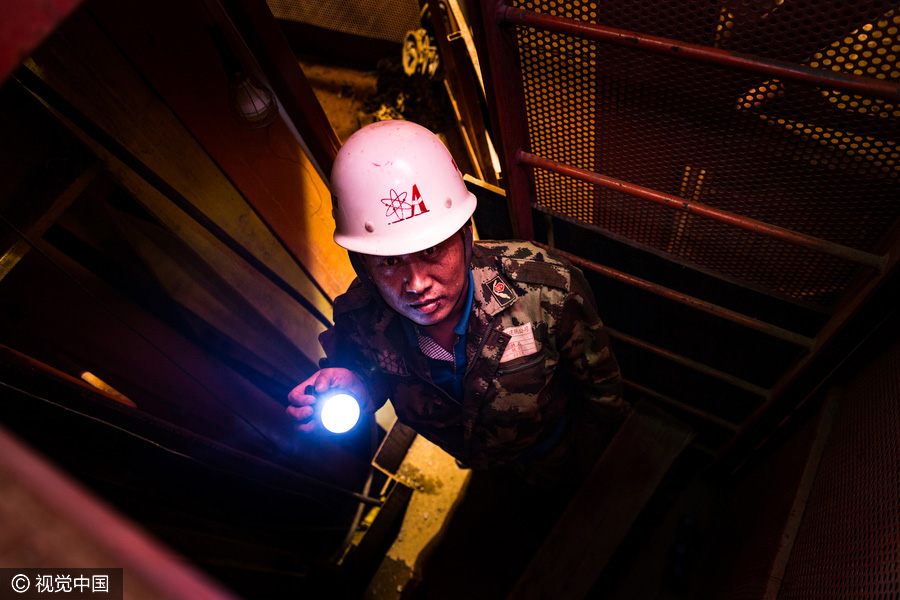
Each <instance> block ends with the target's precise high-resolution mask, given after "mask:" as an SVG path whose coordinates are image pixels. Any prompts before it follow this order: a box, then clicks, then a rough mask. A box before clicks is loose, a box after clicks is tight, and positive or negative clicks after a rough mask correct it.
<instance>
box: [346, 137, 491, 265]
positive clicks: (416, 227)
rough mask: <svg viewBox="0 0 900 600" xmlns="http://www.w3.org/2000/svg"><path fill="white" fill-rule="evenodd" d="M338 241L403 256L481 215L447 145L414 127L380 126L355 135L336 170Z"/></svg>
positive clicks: (362, 249)
mask: <svg viewBox="0 0 900 600" xmlns="http://www.w3.org/2000/svg"><path fill="white" fill-rule="evenodd" d="M331 191H332V201H333V203H334V205H333V209H332V215H333V216H334V220H335V231H334V241H335V242H336V243H337V244H338V245H339V246H342V247H344V248H346V249H347V250H350V251H351V252H359V253H361V254H374V255H379V256H396V255H399V254H409V253H412V252H419V251H420V250H424V249H426V248H430V247H431V246H435V245H437V244H440V243H441V242H443V241H444V240H446V239H447V238H449V237H450V236H452V235H453V234H454V233H456V232H457V231H459V229H460V228H461V227H462V226H463V225H465V224H466V223H467V222H468V221H469V218H471V216H472V213H473V212H475V205H476V200H475V196H474V195H473V194H472V193H471V192H469V190H468V189H466V184H465V183H464V182H463V179H462V175H461V174H460V172H459V169H458V168H457V166H456V163H455V162H454V161H453V157H452V156H450V152H449V151H448V150H447V148H446V147H445V146H444V144H443V143H442V142H441V140H440V139H439V138H438V137H437V136H436V135H434V134H433V133H432V132H431V131H429V130H428V129H426V128H424V127H422V126H421V125H416V124H415V123H411V122H409V121H399V120H398V121H378V122H376V123H372V124H371V125H367V126H365V127H363V128H362V129H360V130H359V131H357V132H356V133H354V134H353V135H351V136H350V137H349V138H348V139H347V141H346V142H345V143H344V145H343V146H342V147H341V149H340V151H339V152H338V155H337V158H336V159H335V161H334V168H333V169H332V170H331Z"/></svg>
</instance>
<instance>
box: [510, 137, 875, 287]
mask: <svg viewBox="0 0 900 600" xmlns="http://www.w3.org/2000/svg"><path fill="white" fill-rule="evenodd" d="M516 159H517V160H518V162H520V163H524V164H527V165H531V166H532V167H537V168H539V169H544V170H547V171H553V172H554V173H559V174H560V175H565V176H567V177H574V178H575V179H580V180H581V181H586V182H588V183H593V184H595V185H599V186H601V187H605V188H607V189H611V190H616V191H619V192H623V193H625V194H628V195H630V196H636V197H638V198H642V199H644V200H650V201H651V202H655V203H657V204H661V205H663V206H666V207H668V208H671V209H675V210H680V211H682V212H686V213H689V214H693V215H699V216H701V217H706V218H709V219H712V220H714V221H718V222H720V223H725V224H727V225H732V226H734V227H738V228H740V229H744V230H747V231H752V232H754V233H758V234H761V235H765V236H768V237H771V238H775V239H778V240H781V241H783V242H787V243H790V244H795V245H797V246H802V247H804V248H808V249H810V250H815V251H817V252H822V253H823V254H829V255H831V256H837V257H838V258H842V259H844V260H848V261H850V262H854V263H858V264H861V265H865V266H867V267H872V268H873V269H878V270H879V271H880V270H882V269H883V268H884V266H885V264H887V260H888V257H887V256H878V255H876V254H870V253H868V252H863V251H862V250H857V249H855V248H848V247H847V246H842V245H841V244H836V243H834V242H829V241H827V240H823V239H820V238H817V237H813V236H811V235H806V234H805V233H799V232H797V231H792V230H790V229H785V228H784V227H779V226H777V225H770V224H769V223H763V222H762V221H757V220H756V219H750V218H747V217H742V216H740V215H736V214H734V213H731V212H728V211H725V210H721V209H718V208H713V207H712V206H708V205H706V204H701V203H699V202H691V201H689V200H685V199H684V198H679V197H678V196H672V195H670V194H665V193H663V192H658V191H656V190H652V189H650V188H645V187H642V186H639V185H635V184H633V183H628V182H625V181H621V180H619V179H613V178H612V177H607V176H606V175H600V174H599V173H594V172H593V171H587V170H585V169H580V168H578V167H572V166H569V165H566V164H563V163H560V162H557V161H555V160H550V159H548V158H543V157H541V156H536V155H534V154H531V153H530V152H525V151H524V150H519V152H518V153H517V154H516Z"/></svg>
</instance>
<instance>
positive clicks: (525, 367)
mask: <svg viewBox="0 0 900 600" xmlns="http://www.w3.org/2000/svg"><path fill="white" fill-rule="evenodd" d="M556 363H557V357H556V356H555V353H553V352H552V351H549V349H548V347H547V346H544V347H543V348H541V349H540V350H538V351H537V352H535V353H534V354H529V355H526V356H521V357H519V358H516V359H514V360H510V361H507V362H505V363H500V366H499V367H498V368H497V371H496V375H495V385H497V386H498V387H499V390H498V391H500V392H501V393H507V394H526V395H537V394H539V393H540V392H541V390H542V389H543V388H544V386H545V385H546V384H547V382H548V381H550V379H551V378H552V377H553V372H554V370H555V368H556Z"/></svg>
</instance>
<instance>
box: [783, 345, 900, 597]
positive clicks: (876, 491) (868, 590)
mask: <svg viewBox="0 0 900 600" xmlns="http://www.w3.org/2000/svg"><path fill="white" fill-rule="evenodd" d="M898 406H900V344H896V343H895V344H894V346H893V348H892V349H891V351H890V352H887V353H885V354H884V355H882V356H881V357H880V358H879V359H878V360H876V361H875V362H874V363H873V364H871V365H870V366H869V367H868V368H867V369H865V370H864V371H863V372H862V373H861V374H860V375H859V376H858V377H857V378H856V380H855V381H854V382H853V383H851V384H850V385H849V386H848V388H847V389H846V391H845V393H844V397H843V399H842V401H841V405H840V408H839V410H838V413H837V414H836V415H835V420H834V425H833V427H832V430H831V435H830V437H829V439H828V445H827V446H826V448H825V452H824V454H823V456H822V461H821V463H820V466H819V470H818V473H817V474H816V480H815V483H814V484H813V488H812V490H811V492H810V497H809V502H808V503H807V506H806V511H805V513H804V515H803V521H802V523H801V526H800V530H799V532H798V534H797V539H796V542H795V544H794V548H793V551H792V552H791V558H790V561H789V562H788V565H787V570H786V571H785V575H784V579H783V582H782V586H781V592H780V594H779V596H778V598H779V600H807V599H809V600H812V599H815V600H829V599H834V600H852V599H854V598H866V599H880V600H898V599H900V436H898V435H897V432H898V431H900V411H898V408H897V407H898Z"/></svg>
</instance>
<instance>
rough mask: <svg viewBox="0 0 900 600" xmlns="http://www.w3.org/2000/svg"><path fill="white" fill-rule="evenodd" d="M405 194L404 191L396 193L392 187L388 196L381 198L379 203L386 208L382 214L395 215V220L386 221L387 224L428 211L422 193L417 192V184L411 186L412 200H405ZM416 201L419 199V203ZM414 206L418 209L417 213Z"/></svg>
mask: <svg viewBox="0 0 900 600" xmlns="http://www.w3.org/2000/svg"><path fill="white" fill-rule="evenodd" d="M406 196H407V193H406V192H400V193H397V190H394V189H392V190H391V193H390V197H389V198H382V199H381V203H382V204H384V205H385V206H386V207H387V210H386V211H385V212H384V216H385V217H391V216H394V217H397V220H396V221H391V222H389V223H388V225H393V224H394V223H399V222H400V221H405V220H406V219H411V218H413V217H418V216H419V215H422V214H425V213H427V212H428V208H426V207H425V201H424V200H422V194H421V193H419V188H418V186H416V185H413V187H412V202H407V201H406ZM416 201H419V203H418V204H416ZM416 208H418V209H419V212H418V213H416Z"/></svg>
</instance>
